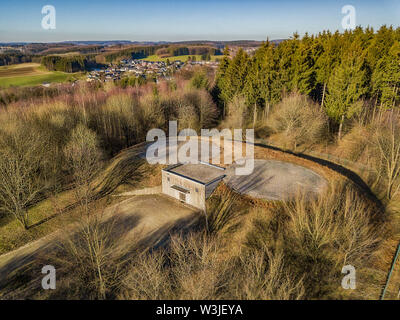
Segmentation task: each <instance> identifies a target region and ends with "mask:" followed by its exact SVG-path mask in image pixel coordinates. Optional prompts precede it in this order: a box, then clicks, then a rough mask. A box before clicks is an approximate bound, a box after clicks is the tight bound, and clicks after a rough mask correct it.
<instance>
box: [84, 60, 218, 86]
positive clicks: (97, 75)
mask: <svg viewBox="0 0 400 320" xmlns="http://www.w3.org/2000/svg"><path fill="white" fill-rule="evenodd" d="M218 64H219V63H218V61H192V60H189V61H187V62H186V63H185V62H183V61H181V60H175V61H172V62H169V61H168V60H167V61H147V60H142V59H123V60H121V61H120V63H119V65H110V66H108V67H107V68H106V69H94V70H93V71H90V72H89V73H88V75H87V79H86V81H87V82H92V81H100V82H110V81H118V80H121V79H122V78H123V77H132V76H133V77H137V78H139V77H142V78H143V79H151V78H152V79H155V80H158V79H169V78H170V77H171V75H172V74H173V73H174V72H175V71H178V70H181V69H190V68H192V67H193V66H195V65H207V66H209V67H211V68H215V69H216V68H217V67H218Z"/></svg>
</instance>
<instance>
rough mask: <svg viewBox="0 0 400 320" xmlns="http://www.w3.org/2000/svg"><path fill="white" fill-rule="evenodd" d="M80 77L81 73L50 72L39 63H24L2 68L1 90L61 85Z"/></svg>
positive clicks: (0, 71)
mask: <svg viewBox="0 0 400 320" xmlns="http://www.w3.org/2000/svg"><path fill="white" fill-rule="evenodd" d="M80 76H81V74H80V73H72V74H71V73H64V72H59V71H48V70H46V69H45V68H44V67H43V66H41V65H40V64H38V63H22V64H16V65H11V66H2V67H0V88H8V87H12V86H15V87H20V86H36V85H40V84H42V83H44V82H49V83H52V82H57V83H60V82H66V81H69V80H73V79H76V78H79V77H80Z"/></svg>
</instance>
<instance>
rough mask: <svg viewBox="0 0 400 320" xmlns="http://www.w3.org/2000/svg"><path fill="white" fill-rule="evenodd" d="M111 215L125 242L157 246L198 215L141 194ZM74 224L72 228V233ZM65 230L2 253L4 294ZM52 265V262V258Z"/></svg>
mask: <svg viewBox="0 0 400 320" xmlns="http://www.w3.org/2000/svg"><path fill="white" fill-rule="evenodd" d="M111 218H113V221H114V223H115V229H116V232H117V233H118V235H116V237H117V238H118V239H119V241H121V245H124V244H126V245H128V244H129V243H131V242H132V241H133V240H135V241H140V242H141V244H142V245H147V246H150V247H154V246H158V245H160V244H162V243H163V242H164V241H165V240H166V239H168V237H169V236H170V233H171V231H172V230H174V229H176V228H178V229H181V230H183V229H185V228H189V227H190V226H191V225H192V224H194V223H195V222H196V221H197V218H198V214H197V213H196V211H195V210H194V209H192V208H190V207H188V206H184V205H182V204H180V203H179V202H178V201H175V200H174V199H170V198H168V197H166V196H163V195H139V196H134V197H132V198H129V199H127V200H124V201H122V202H120V203H118V204H116V205H113V206H111V207H109V208H107V209H106V210H105V212H104V213H103V219H104V221H107V220H109V219H111ZM73 227H74V225H71V226H69V227H68V230H69V232H72V230H73ZM63 232H65V231H57V232H55V233H53V234H50V235H48V236H46V237H44V238H42V239H39V240H37V241H35V242H32V243H30V244H28V245H25V246H24V247H21V248H19V249H17V250H14V251H12V252H9V253H7V254H4V255H2V256H0V297H1V296H2V292H1V291H2V288H4V287H6V286H7V285H9V282H10V281H9V280H10V277H12V276H15V273H17V272H18V271H19V270H23V268H24V267H25V266H27V265H30V266H33V267H35V264H39V263H40V264H43V260H42V261H41V262H38V261H37V257H38V256H39V255H42V256H43V254H44V253H46V252H48V251H49V250H51V248H52V246H54V243H55V241H54V240H55V239H57V238H58V237H60V236H61V235H62V234H63ZM48 264H50V265H51V264H52V261H49V262H48ZM36 267H38V266H36ZM39 267H40V268H41V266H39ZM6 291H7V290H6ZM3 294H4V292H3Z"/></svg>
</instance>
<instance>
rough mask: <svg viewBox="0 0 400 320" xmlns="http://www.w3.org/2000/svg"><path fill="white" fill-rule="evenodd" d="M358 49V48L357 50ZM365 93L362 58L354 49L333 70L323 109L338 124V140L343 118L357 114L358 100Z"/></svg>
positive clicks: (364, 74)
mask: <svg viewBox="0 0 400 320" xmlns="http://www.w3.org/2000/svg"><path fill="white" fill-rule="evenodd" d="M358 49H359V48H358ZM365 93H366V72H365V68H364V57H363V56H362V54H361V53H360V51H359V50H357V49H355V50H353V51H352V52H350V53H348V54H347V55H346V56H345V57H344V58H343V60H342V63H341V64H340V65H339V66H338V67H336V68H335V70H334V73H333V75H332V76H331V78H330V80H329V83H328V93H327V96H326V103H325V108H326V111H327V114H328V116H329V117H330V118H331V119H332V120H334V121H335V122H336V123H338V124H339V131H338V139H339V140H340V138H341V134H342V128H343V122H344V120H345V118H351V117H352V116H353V115H354V114H356V113H357V112H359V111H360V110H359V108H360V105H359V104H358V103H357V102H358V101H359V99H360V98H361V97H362V96H363V95H364V94H365Z"/></svg>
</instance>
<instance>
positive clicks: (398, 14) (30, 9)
mask: <svg viewBox="0 0 400 320" xmlns="http://www.w3.org/2000/svg"><path fill="white" fill-rule="evenodd" d="M45 5H52V6H54V8H55V9H56V20H55V21H56V28H55V29H52V30H46V29H43V28H42V19H43V17H44V16H45V15H44V14H42V7H43V6H45ZM345 5H352V6H354V8H355V9H356V24H357V25H361V26H363V27H366V26H372V27H374V28H375V29H377V28H379V27H380V26H381V25H383V24H386V25H393V26H395V27H398V26H399V25H400V0H354V1H349V0H343V1H342V0H319V1H316V0H240V1H238V0H201V1H198V0H147V1H137V0H107V1H104V0H85V1H84V0H69V1H65V0H64V1H60V0H45V1H38V0H12V1H10V0H0V42H58V41H71V40H78V41H83V40H131V41H186V40H244V39H247V40H266V39H267V38H269V39H270V40H274V39H284V38H288V37H290V36H291V35H292V34H293V33H294V32H298V33H299V34H300V35H303V34H304V33H305V32H308V33H309V34H316V33H318V32H320V31H322V30H331V31H336V30H339V31H341V32H342V31H344V30H343V27H342V19H343V17H344V14H342V7H343V6H345Z"/></svg>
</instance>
